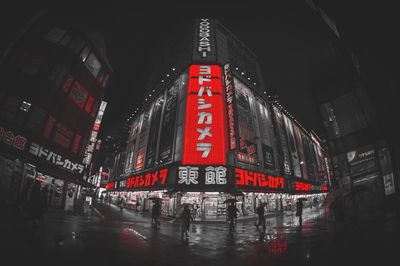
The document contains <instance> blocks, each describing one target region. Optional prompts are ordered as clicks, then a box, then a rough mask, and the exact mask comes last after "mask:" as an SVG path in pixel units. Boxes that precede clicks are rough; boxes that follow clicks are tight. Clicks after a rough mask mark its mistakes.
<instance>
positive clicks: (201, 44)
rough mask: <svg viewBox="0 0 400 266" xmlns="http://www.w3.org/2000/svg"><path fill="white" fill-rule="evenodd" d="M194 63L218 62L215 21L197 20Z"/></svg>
mask: <svg viewBox="0 0 400 266" xmlns="http://www.w3.org/2000/svg"><path fill="white" fill-rule="evenodd" d="M193 43H194V45H193V61H194V62H201V61H203V62H210V61H216V60H217V56H216V54H217V53H216V49H215V29H214V20H212V19H208V18H201V19H198V20H196V28H195V34H194V42H193Z"/></svg>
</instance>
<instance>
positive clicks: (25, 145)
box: [0, 12, 112, 207]
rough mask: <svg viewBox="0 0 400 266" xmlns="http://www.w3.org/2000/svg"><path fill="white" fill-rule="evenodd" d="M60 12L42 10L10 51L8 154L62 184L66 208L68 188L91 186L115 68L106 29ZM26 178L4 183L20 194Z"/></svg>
mask: <svg viewBox="0 0 400 266" xmlns="http://www.w3.org/2000/svg"><path fill="white" fill-rule="evenodd" d="M52 15H53V16H50V15H49V14H48V13H46V12H42V13H41V14H40V16H38V17H36V16H35V20H34V21H30V22H29V23H28V26H27V27H24V29H23V31H22V32H21V34H18V38H16V39H15V40H14V41H13V42H12V43H11V45H9V46H8V47H9V48H8V49H7V51H6V53H4V54H5V56H4V60H3V61H2V64H1V65H0V72H1V77H2V78H1V80H2V84H1V85H0V146H1V149H0V156H1V157H0V158H1V160H2V162H3V163H4V164H5V165H12V164H13V163H14V162H15V160H17V161H18V162H20V163H19V164H20V166H21V167H20V170H22V171H26V170H27V169H28V168H29V171H30V172H33V173H34V174H33V177H36V179H38V180H39V179H40V181H41V182H42V183H43V184H46V183H50V184H52V185H55V186H56V187H57V193H56V194H57V195H58V202H57V203H54V205H57V206H59V207H61V206H62V205H64V201H65V195H66V191H71V192H73V193H75V192H76V191H75V190H77V188H78V186H79V185H83V186H86V185H87V183H86V182H85V181H86V180H85V178H86V177H85V168H86V166H85V164H84V162H83V159H84V155H85V151H86V148H87V145H88V143H89V141H90V137H91V132H92V129H93V127H94V126H97V124H96V123H95V119H96V117H97V116H98V112H99V108H100V106H101V103H102V99H103V95H104V91H105V90H106V88H107V85H108V80H109V78H110V75H111V73H112V68H111V66H110V64H109V62H108V60H107V57H106V56H105V53H106V47H105V44H104V40H103V37H102V35H101V33H99V32H97V31H96V30H94V29H91V28H90V27H88V26H85V25H81V24H78V23H75V22H74V21H69V20H67V19H63V18H62V17H57V18H55V17H56V14H52ZM103 111H104V110H103ZM35 172H36V174H35ZM18 176H19V177H22V178H17V179H13V181H11V183H12V184H6V183H7V181H6V183H5V184H4V186H6V187H7V186H11V187H13V188H12V190H14V191H15V192H17V191H18V190H19V189H21V187H22V186H23V185H24V182H25V181H26V180H25V178H26V175H25V174H19V175H18ZM2 179H3V180H9V178H2ZM16 194H18V193H14V195H16ZM70 194H71V193H68V195H70ZM67 200H68V198H67ZM66 205H68V206H70V205H69V204H66Z"/></svg>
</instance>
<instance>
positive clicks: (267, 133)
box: [256, 98, 275, 170]
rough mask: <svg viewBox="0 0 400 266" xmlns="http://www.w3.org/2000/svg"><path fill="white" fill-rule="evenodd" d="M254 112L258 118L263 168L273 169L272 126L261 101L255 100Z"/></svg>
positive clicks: (273, 141)
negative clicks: (255, 111)
mask: <svg viewBox="0 0 400 266" xmlns="http://www.w3.org/2000/svg"><path fill="white" fill-rule="evenodd" d="M256 110H257V118H258V126H259V129H260V139H261V148H262V154H263V162H264V168H265V169H270V170H274V169H275V154H274V149H273V148H272V147H274V146H275V135H274V132H273V124H272V120H271V114H270V113H269V111H268V108H267V107H266V106H265V104H264V103H263V101H262V100H261V99H259V98H256Z"/></svg>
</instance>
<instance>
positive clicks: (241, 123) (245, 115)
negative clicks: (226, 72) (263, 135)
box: [233, 78, 258, 165]
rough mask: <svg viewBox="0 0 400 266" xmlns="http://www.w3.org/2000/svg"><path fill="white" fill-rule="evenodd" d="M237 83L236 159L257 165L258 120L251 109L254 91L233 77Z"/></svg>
mask: <svg viewBox="0 0 400 266" xmlns="http://www.w3.org/2000/svg"><path fill="white" fill-rule="evenodd" d="M233 81H234V84H235V96H236V110H237V113H238V128H239V147H238V149H237V154H236V159H237V160H238V161H240V162H244V163H248V164H253V165H256V164H257V163H258V158H257V136H256V130H257V129H256V124H255V123H256V121H255V119H254V116H253V113H252V111H251V101H254V96H253V93H252V92H251V90H250V89H249V88H247V87H246V86H245V85H244V84H243V83H242V82H240V81H239V80H238V79H236V78H234V79H233Z"/></svg>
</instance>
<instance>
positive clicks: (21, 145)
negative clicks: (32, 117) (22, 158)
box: [0, 127, 27, 151]
mask: <svg viewBox="0 0 400 266" xmlns="http://www.w3.org/2000/svg"><path fill="white" fill-rule="evenodd" d="M0 142H3V143H5V144H7V145H9V146H13V147H14V148H16V149H18V150H21V151H23V150H25V144H26V142H27V140H26V138H25V137H23V136H21V135H16V136H15V134H14V132H12V131H6V130H4V128H3V127H0Z"/></svg>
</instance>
